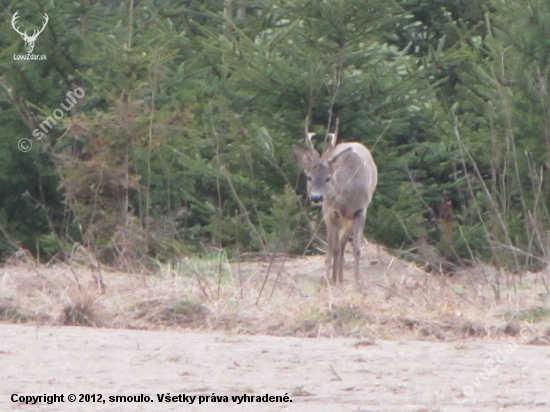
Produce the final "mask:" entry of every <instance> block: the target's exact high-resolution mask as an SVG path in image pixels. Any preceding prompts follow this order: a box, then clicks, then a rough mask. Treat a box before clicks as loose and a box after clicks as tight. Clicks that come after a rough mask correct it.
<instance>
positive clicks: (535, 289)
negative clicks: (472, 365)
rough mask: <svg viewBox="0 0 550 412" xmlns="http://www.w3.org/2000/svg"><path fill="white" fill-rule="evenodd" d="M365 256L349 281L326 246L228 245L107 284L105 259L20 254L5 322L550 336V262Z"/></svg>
mask: <svg viewBox="0 0 550 412" xmlns="http://www.w3.org/2000/svg"><path fill="white" fill-rule="evenodd" d="M362 256H364V259H363V260H362V265H361V271H362V274H363V275H362V278H361V280H360V282H359V283H355V282H354V280H353V276H352V275H351V274H350V272H351V270H350V269H351V266H348V267H347V268H346V276H347V280H346V282H345V283H344V284H343V285H338V286H330V285H327V283H326V282H325V280H324V278H323V276H322V274H323V273H324V270H323V268H324V257H323V256H314V257H308V258H304V259H300V258H295V259H290V258H288V257H284V256H276V258H273V257H270V256H266V257H265V258H263V259H256V260H254V261H246V262H234V263H231V262H228V261H227V259H226V258H225V256H224V255H223V254H220V255H216V256H213V257H212V258H211V259H187V258H186V259H184V260H182V261H181V262H177V263H176V264H159V265H158V270H157V271H156V273H152V274H151V273H149V274H144V273H140V274H127V273H121V272H114V271H108V270H102V271H101V275H102V282H101V283H98V281H97V279H98V278H97V271H98V268H97V267H96V268H90V267H89V266H75V264H74V263H73V265H72V266H69V265H58V266H53V267H52V266H36V265H33V264H21V263H18V264H17V265H9V266H5V267H3V268H1V269H0V279H1V282H0V321H3V322H10V323H21V322H33V323H37V324H65V325H86V326H95V327H110V328H139V329H164V328H178V329H194V330H205V331H208V330H216V331H225V332H228V333H233V334H268V335H277V336H300V337H311V338H316V337H334V336H349V337H355V338H357V339H359V340H360V341H364V342H374V341H376V340H378V339H420V340H431V341H453V340H471V339H477V340H479V339H482V340H492V339H500V338H507V339H510V338H514V339H521V340H522V342H524V343H532V344H539V345H540V344H546V343H545V342H548V341H549V336H550V305H549V302H550V300H549V297H548V295H547V293H546V289H545V285H544V283H545V282H546V283H547V284H548V281H549V280H550V279H548V278H549V277H550V276H549V273H548V272H543V273H536V274H524V275H523V276H522V277H521V278H520V277H519V276H517V275H512V274H508V275H506V276H505V274H502V273H497V272H496V271H495V270H494V269H492V268H488V267H484V266H479V267H474V268H470V269H468V270H463V271H462V272H459V273H456V274H455V275H454V276H453V277H447V276H441V275H433V274H428V273H427V272H425V271H423V270H421V269H419V268H417V267H415V266H413V265H411V264H408V263H405V262H403V261H400V260H398V259H397V258H395V257H394V256H391V255H389V254H388V253H386V252H384V251H381V250H379V249H378V248H377V247H376V246H374V245H369V246H366V247H364V250H363V253H362ZM348 258H349V259H348V260H350V261H351V257H350V256H348ZM103 285H104V286H105V289H104V290H103ZM495 290H496V291H497V293H495ZM496 296H498V297H499V299H496V298H495V297H496ZM525 330H527V331H528V333H525Z"/></svg>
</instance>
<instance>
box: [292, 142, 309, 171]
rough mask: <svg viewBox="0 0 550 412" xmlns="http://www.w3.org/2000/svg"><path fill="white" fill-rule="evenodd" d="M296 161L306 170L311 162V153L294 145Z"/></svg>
mask: <svg viewBox="0 0 550 412" xmlns="http://www.w3.org/2000/svg"><path fill="white" fill-rule="evenodd" d="M294 161H295V162H296V164H297V165H298V167H299V168H300V169H302V170H305V169H306V168H307V167H308V166H309V164H310V163H311V153H310V152H309V151H307V150H304V149H302V148H301V147H297V146H294Z"/></svg>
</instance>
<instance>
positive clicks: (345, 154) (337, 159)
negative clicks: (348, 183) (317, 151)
mask: <svg viewBox="0 0 550 412" xmlns="http://www.w3.org/2000/svg"><path fill="white" fill-rule="evenodd" d="M352 154H353V148H351V147H348V148H347V149H345V150H342V151H341V152H340V153H337V154H336V155H334V156H331V157H330V158H329V159H328V163H329V164H330V165H331V166H332V165H334V164H336V163H346V161H347V160H348V159H349V157H350V156H351V155H352Z"/></svg>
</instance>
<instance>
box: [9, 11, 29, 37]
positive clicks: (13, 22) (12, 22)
mask: <svg viewBox="0 0 550 412" xmlns="http://www.w3.org/2000/svg"><path fill="white" fill-rule="evenodd" d="M17 13H19V10H17V11H16V12H15V14H14V15H13V17H12V18H11V26H12V27H13V29H14V30H15V31H16V32H17V33H19V34H20V35H21V36H26V35H27V31H26V30H25V33H21V32H20V31H19V27H15V21H16V20H17V17H18V16H17Z"/></svg>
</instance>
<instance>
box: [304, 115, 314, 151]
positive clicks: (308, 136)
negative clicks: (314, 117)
mask: <svg viewBox="0 0 550 412" xmlns="http://www.w3.org/2000/svg"><path fill="white" fill-rule="evenodd" d="M313 136H315V133H311V132H310V131H309V114H308V115H307V116H306V125H305V128H304V140H305V142H306V148H307V149H308V150H309V151H310V152H315V148H314V147H313V142H312V141H311V138H312V137H313Z"/></svg>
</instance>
